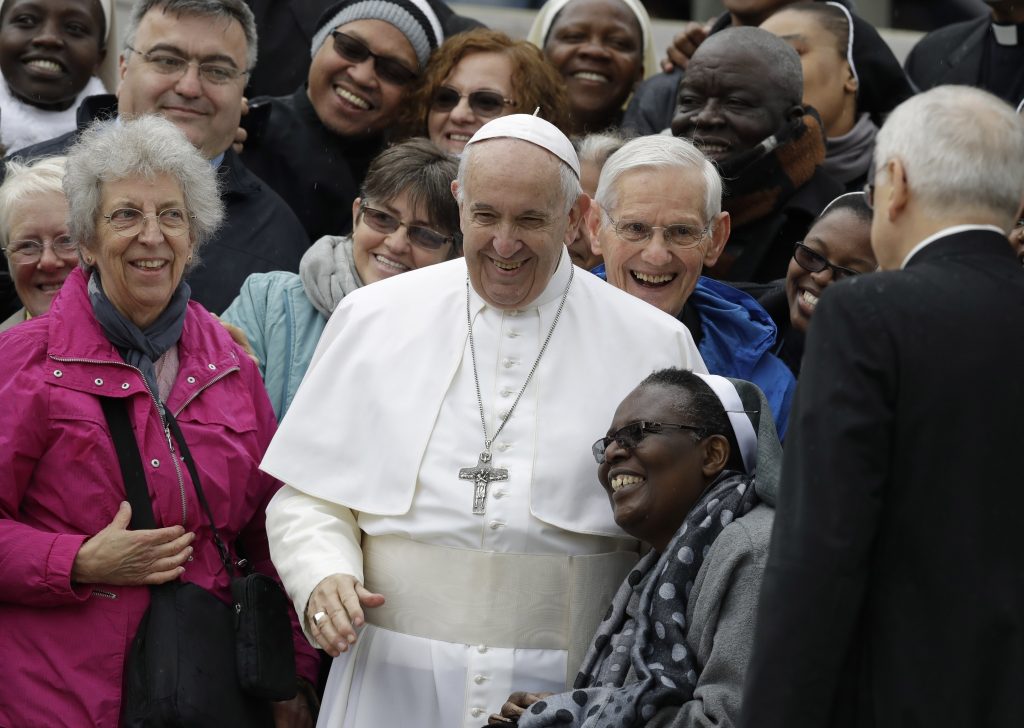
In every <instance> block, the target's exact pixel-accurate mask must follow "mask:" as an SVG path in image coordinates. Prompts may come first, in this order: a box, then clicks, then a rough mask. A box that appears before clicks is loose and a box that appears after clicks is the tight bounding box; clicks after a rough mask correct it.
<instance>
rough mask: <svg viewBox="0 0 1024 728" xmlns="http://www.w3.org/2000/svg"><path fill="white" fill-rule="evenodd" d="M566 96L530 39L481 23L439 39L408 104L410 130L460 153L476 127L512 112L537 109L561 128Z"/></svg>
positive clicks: (565, 114)
mask: <svg viewBox="0 0 1024 728" xmlns="http://www.w3.org/2000/svg"><path fill="white" fill-rule="evenodd" d="M568 103H569V102H568V97H567V96H566V95H565V88H564V84H563V83H562V80H561V78H560V77H559V76H558V73H557V72H556V71H555V69H554V68H553V67H552V66H551V65H550V64H549V63H547V61H545V60H544V58H543V56H542V55H541V53H540V51H538V50H537V49H536V48H535V47H534V46H532V45H530V44H529V43H527V42H526V41H521V40H512V39H511V38H509V37H508V36H507V35H505V34H504V33H501V32H499V31H496V30H488V29H487V28H477V29H475V30H470V31H467V32H465V33H460V34H459V35H456V36H453V37H452V38H449V39H448V40H447V41H445V42H444V43H443V44H441V47H440V48H438V49H437V52H436V53H434V55H433V56H432V57H431V59H430V62H429V63H428V64H427V68H426V70H425V71H424V72H423V80H422V82H421V83H420V84H419V86H417V88H416V91H415V92H414V94H413V99H412V103H410V104H408V105H407V106H406V112H405V118H404V120H403V127H404V129H405V135H406V136H428V137H430V141H432V142H434V144H436V145H437V146H439V147H440V148H441V149H444V150H445V151H446V152H449V153H450V154H461V153H462V150H463V148H464V147H465V146H466V142H467V141H469V138H470V137H471V136H473V134H474V132H476V130H477V129H479V128H480V127H481V126H483V125H484V124H486V123H487V122H488V121H490V120H491V119H496V118H498V117H499V116H506V115H508V114H522V113H526V114H532V113H533V112H534V110H535V109H538V108H539V109H540V113H539V115H540V116H541V117H542V118H544V119H546V120H548V121H550V122H551V123H552V124H554V125H555V126H557V127H559V128H560V129H565V128H567V124H568V108H569V107H568Z"/></svg>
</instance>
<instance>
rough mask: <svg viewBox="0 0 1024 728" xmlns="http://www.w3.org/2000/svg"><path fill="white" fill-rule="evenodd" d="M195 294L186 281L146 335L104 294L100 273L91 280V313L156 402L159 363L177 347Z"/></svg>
mask: <svg viewBox="0 0 1024 728" xmlns="http://www.w3.org/2000/svg"><path fill="white" fill-rule="evenodd" d="M191 293H192V291H191V290H190V289H189V287H188V283H186V282H185V281H184V280H182V281H181V283H179V284H178V287H177V288H176V289H175V291H174V294H173V295H172V296H171V300H170V302H169V303H168V304H167V307H166V308H165V309H164V310H163V311H161V312H160V315H159V316H157V319H156V321H154V322H153V323H152V324H150V325H149V327H148V328H147V329H146V330H145V331H143V330H141V329H140V328H139V327H138V326H136V325H135V324H134V323H132V322H131V320H130V319H129V318H128V317H127V316H125V315H124V314H123V313H121V312H120V311H118V310H117V307H115V306H114V304H113V303H111V302H110V299H109V298H107V294H106V293H104V292H103V284H102V282H101V281H100V273H99V271H98V270H93V272H92V275H90V276H89V302H90V303H92V312H93V315H95V316H96V320H97V321H98V322H99V324H100V328H102V329H103V334H104V335H105V336H106V337H107V340H108V341H109V342H110V343H111V344H113V345H114V346H115V347H116V348H117V350H118V352H120V354H121V356H122V357H123V358H124V361H125V363H126V364H128V365H130V366H133V367H135V368H136V369H138V370H139V371H141V372H142V376H143V378H145V380H146V384H147V386H148V387H149V390H150V392H151V393H152V394H153V398H154V399H156V401H157V402H161V400H160V387H159V386H158V385H157V381H156V360H157V359H159V358H160V357H161V356H163V354H164V352H165V351H167V350H168V349H170V348H171V347H172V346H174V345H175V344H176V343H178V339H180V338H181V330H182V327H183V326H184V325H185V313H186V312H187V309H188V299H189V296H190V295H191Z"/></svg>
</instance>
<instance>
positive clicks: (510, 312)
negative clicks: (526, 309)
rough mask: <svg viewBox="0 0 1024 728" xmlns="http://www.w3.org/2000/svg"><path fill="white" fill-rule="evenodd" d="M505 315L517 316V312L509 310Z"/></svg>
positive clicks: (516, 310)
mask: <svg viewBox="0 0 1024 728" xmlns="http://www.w3.org/2000/svg"><path fill="white" fill-rule="evenodd" d="M505 313H507V314H508V315H509V316H518V315H519V310H518V309H515V308H513V309H511V310H509V311H506V312H505Z"/></svg>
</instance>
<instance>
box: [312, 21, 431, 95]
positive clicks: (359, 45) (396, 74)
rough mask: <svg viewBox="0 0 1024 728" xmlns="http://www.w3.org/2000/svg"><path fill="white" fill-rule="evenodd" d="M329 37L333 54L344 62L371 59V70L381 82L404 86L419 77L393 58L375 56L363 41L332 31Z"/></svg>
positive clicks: (358, 61)
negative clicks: (332, 44)
mask: <svg viewBox="0 0 1024 728" xmlns="http://www.w3.org/2000/svg"><path fill="white" fill-rule="evenodd" d="M331 37H332V38H334V52H335V53H337V54H338V55H339V56H341V57H342V58H344V59H345V60H346V61H351V62H352V63H362V62H363V61H365V60H366V59H367V58H372V59H373V68H374V70H375V71H376V72H377V75H378V76H380V79H381V80H382V81H387V82H388V83H391V84H394V85H395V86H405V85H406V84H408V83H410V82H412V81H415V80H416V77H417V76H418V75H419V74H418V73H417V72H416V71H413V70H410V69H409V68H406V67H405V65H403V64H402V63H400V62H399V61H398V60H396V59H394V58H391V57H389V56H379V55H377V54H376V53H374V52H373V51H371V50H370V49H369V47H368V46H367V45H366V44H365V43H363V41H361V40H359V39H358V38H356V37H354V36H351V35H349V34H348V33H342V32H341V31H340V30H332V31H331Z"/></svg>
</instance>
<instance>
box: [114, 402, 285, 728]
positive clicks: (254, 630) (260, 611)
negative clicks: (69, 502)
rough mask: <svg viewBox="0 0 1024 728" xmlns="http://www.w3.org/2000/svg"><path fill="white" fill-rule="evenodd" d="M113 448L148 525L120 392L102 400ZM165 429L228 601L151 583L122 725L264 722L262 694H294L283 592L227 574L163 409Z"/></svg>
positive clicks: (195, 727)
mask: <svg viewBox="0 0 1024 728" xmlns="http://www.w3.org/2000/svg"><path fill="white" fill-rule="evenodd" d="M101 402H102V405H103V411H104V414H105V415H106V419H107V423H108V425H109V427H110V432H111V436H112V437H113V440H114V445H115V449H116V450H117V456H118V461H119V463H120V466H121V472H122V474H123V476H124V481H125V489H126V491H127V495H128V501H129V503H130V504H131V506H132V522H131V527H132V528H133V529H140V528H142V529H150V528H156V520H155V518H154V516H153V507H152V503H151V501H150V498H149V490H148V488H147V486H146V479H145V471H144V470H143V467H142V459H141V457H140V455H139V449H138V444H137V443H136V441H135V437H134V435H133V433H132V426H131V421H130V419H129V417H128V411H127V406H126V403H125V401H124V400H118V399H110V398H103V399H101ZM165 415H166V421H167V427H168V434H169V436H170V435H173V437H174V439H175V440H176V441H177V443H178V447H179V450H180V452H181V456H182V459H183V460H184V461H185V464H186V467H187V468H188V471H189V475H190V476H191V477H192V482H193V484H194V486H195V489H196V495H197V496H198V498H199V502H200V504H201V505H202V508H203V511H204V512H205V514H206V517H207V519H208V521H209V526H210V530H211V533H212V535H213V540H214V543H215V545H216V547H217V550H218V553H219V554H220V557H221V561H222V562H223V563H224V567H225V569H227V571H228V574H229V575H231V576H232V577H233V578H232V582H231V591H232V602H233V603H232V604H230V605H229V604H225V603H224V602H222V601H221V600H220V599H218V598H217V597H215V596H214V595H213V594H211V593H210V592H208V591H206V590H205V589H203V588H202V587H199V586H196V585H195V584H191V583H184V582H180V581H173V582H168V583H166V584H160V585H158V586H152V587H150V605H149V609H148V610H147V611H146V614H145V615H144V616H143V618H142V621H141V622H140V624H139V628H138V631H137V632H136V635H135V638H134V639H133V641H132V645H131V649H130V651H129V655H128V659H127V661H126V665H125V673H126V676H125V690H124V699H123V704H122V725H123V726H126V727H127V728H164V727H167V728H171V727H178V726H180V727H182V728H185V727H187V728H213V727H214V726H216V727H217V728H235V727H236V726H237V727H238V728H272V726H273V716H272V714H271V710H270V704H269V701H270V700H287V699H290V698H292V697H294V696H295V693H296V676H295V655H294V648H293V645H292V636H291V621H290V619H289V616H288V599H287V597H286V596H285V594H284V592H283V591H282V590H281V588H280V586H279V585H278V584H277V582H276V581H274V580H273V579H271V578H270V577H267V576H265V575H263V574H257V573H251V574H248V575H247V576H243V577H234V574H235V570H234V568H233V566H232V564H231V559H230V555H229V552H228V549H227V547H226V546H225V544H224V542H223V540H222V539H221V538H220V534H219V533H218V531H217V528H216V526H214V523H213V514H212V511H211V510H210V506H209V504H208V502H207V501H206V496H205V495H204V493H203V490H202V485H201V484H200V481H199V476H198V473H197V472H196V468H195V464H194V462H193V460H192V456H191V453H190V452H189V450H188V446H187V444H186V443H185V438H184V437H183V436H182V433H181V429H180V428H179V427H178V423H177V422H176V421H175V420H174V418H173V417H172V416H171V414H170V413H169V412H168V413H165Z"/></svg>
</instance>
